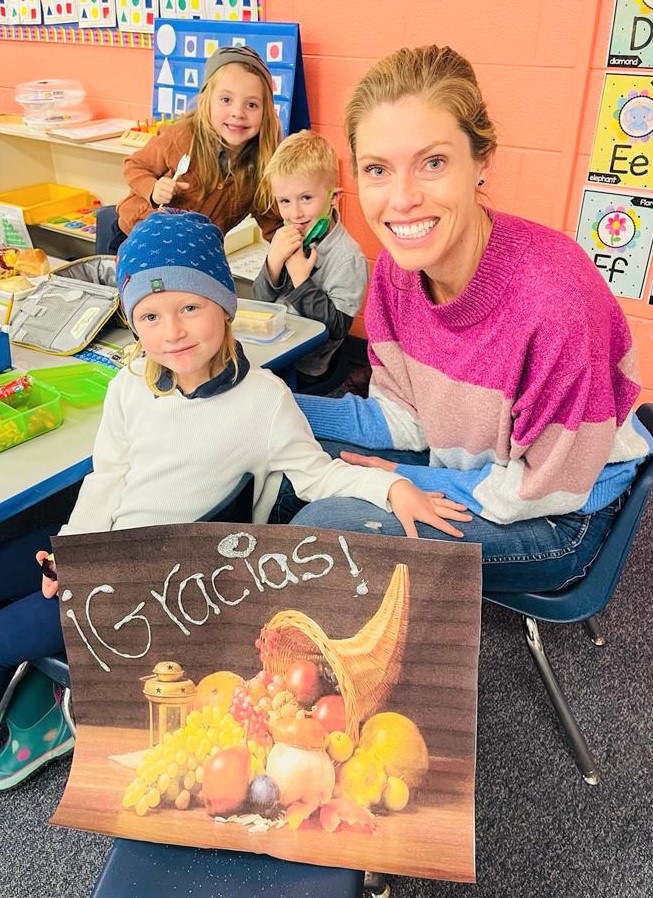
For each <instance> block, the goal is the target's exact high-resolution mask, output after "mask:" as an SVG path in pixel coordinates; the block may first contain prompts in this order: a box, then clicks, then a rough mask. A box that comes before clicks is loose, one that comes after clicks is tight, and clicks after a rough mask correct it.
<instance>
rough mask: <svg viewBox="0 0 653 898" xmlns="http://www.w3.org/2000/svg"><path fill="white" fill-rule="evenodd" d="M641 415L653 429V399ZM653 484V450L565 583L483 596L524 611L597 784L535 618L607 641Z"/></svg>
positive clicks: (587, 773) (541, 668) (570, 733)
mask: <svg viewBox="0 0 653 898" xmlns="http://www.w3.org/2000/svg"><path fill="white" fill-rule="evenodd" d="M636 414H637V417H638V418H639V420H640V421H641V422H642V424H643V425H644V426H645V427H646V428H647V430H649V431H650V432H651V433H653V404H652V403H648V404H646V405H642V406H640V407H639V408H638V409H637V412H636ZM651 486H653V456H649V457H648V458H647V459H646V460H645V461H644V462H643V463H642V464H641V465H640V467H639V469H638V472H637V476H636V477H635V480H634V481H633V484H632V487H631V490H630V493H629V495H628V498H627V499H626V501H625V503H624V505H623V508H622V509H621V511H620V512H619V515H618V517H617V519H616V521H615V523H614V525H613V527H612V529H611V531H610V533H609V534H608V536H607V538H606V540H605V542H604V543H603V545H602V547H601V550H600V552H599V554H598V556H597V558H596V560H595V561H594V562H593V563H592V565H591V567H590V568H589V570H588V572H587V574H586V575H585V576H584V577H583V578H582V579H581V580H577V581H576V582H575V583H573V584H572V585H571V586H568V587H567V588H566V589H561V590H558V591H557V592H544V593H484V594H483V598H484V599H487V600H488V601H490V602H494V603H495V604H497V605H502V606H503V607H504V608H508V609H510V610H511V611H516V612H517V613H518V614H520V615H521V616H522V624H523V630H524V635H525V637H526V643H527V645H528V648H529V650H530V653H531V655H532V657H533V659H534V661H535V665H536V667H537V669H538V672H539V674H540V676H541V677H542V680H543V681H544V685H545V687H546V689H547V692H548V693H549V697H550V699H551V702H552V704H553V707H554V709H555V711H556V714H557V715H558V717H559V719H560V723H561V724H562V727H563V729H564V731H565V733H566V734H567V737H568V738H569V740H570V743H571V748H572V751H573V753H574V756H575V760H576V764H577V765H578V768H579V770H580V772H581V774H582V776H583V779H584V780H585V782H587V783H589V784H590V785H596V784H597V783H598V782H599V773H598V768H597V764H596V761H595V760H594V758H593V756H592V754H591V752H590V750H589V748H588V746H587V742H586V740H585V737H584V736H583V733H582V732H581V730H580V728H579V726H578V723H577V721H576V719H575V718H574V715H573V713H572V711H571V708H570V707H569V704H568V702H567V699H566V697H565V695H564V693H563V692H562V689H561V688H560V684H559V683H558V680H557V679H556V676H555V674H554V672H553V670H552V668H551V665H550V664H549V661H548V659H547V657H546V654H545V652H544V646H543V644H542V639H541V637H540V633H539V629H538V626H537V621H538V620H542V621H551V622H553V623H563V624H570V623H575V622H577V621H583V622H584V623H585V627H586V629H587V631H588V633H589V635H590V638H591V639H592V642H594V644H595V645H603V644H604V643H605V638H604V636H603V634H602V632H601V628H600V624H599V620H598V617H597V615H598V614H599V612H601V611H602V610H603V609H604V608H605V606H606V605H607V604H608V602H609V601H610V599H611V597H612V594H613V592H614V590H615V588H616V586H617V583H618V582H619V577H620V576H621V572H622V570H623V567H624V564H625V563H626V559H627V557H628V552H629V551H630V546H631V544H632V541H633V539H634V538H635V534H636V533H637V530H638V528H639V522H640V519H641V517H642V514H643V512H644V508H645V506H646V502H647V500H648V497H649V494H650V492H651Z"/></svg>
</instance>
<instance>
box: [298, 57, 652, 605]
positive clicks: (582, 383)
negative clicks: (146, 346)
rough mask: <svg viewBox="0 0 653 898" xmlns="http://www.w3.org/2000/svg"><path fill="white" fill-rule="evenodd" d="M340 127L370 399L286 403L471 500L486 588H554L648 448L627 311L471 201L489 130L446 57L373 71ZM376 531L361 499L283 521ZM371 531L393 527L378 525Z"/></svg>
mask: <svg viewBox="0 0 653 898" xmlns="http://www.w3.org/2000/svg"><path fill="white" fill-rule="evenodd" d="M346 127H347V134H348V139H349V145H350V149H351V153H352V158H353V162H354V170H355V172H356V176H357V179H358V187H359V197H360V203H361V206H362V209H363V212H364V214H365V217H366V219H367V222H368V224H369V225H370V227H371V229H372V231H373V232H374V234H375V235H376V236H377V237H378V238H379V240H380V242H381V244H382V245H383V247H384V249H383V251H382V253H381V255H380V256H379V259H378V260H377V263H376V266H375V269H374V273H373V276H372V280H371V283H370V291H369V295H368V304H367V309H366V319H365V320H366V327H367V332H368V337H369V346H370V360H371V363H372V372H373V373H372V380H371V384H370V396H369V398H368V399H366V400H365V399H361V398H359V397H354V396H346V397H345V398H343V399H340V400H329V399H324V398H319V397H311V396H300V397H298V401H299V403H300V405H301V407H302V409H303V411H304V413H305V414H306V416H307V417H308V420H309V422H310V424H311V426H312V428H313V430H314V432H315V434H316V436H317V437H318V438H320V439H322V440H323V441H324V440H339V441H344V442H346V443H349V444H354V446H357V447H362V449H355V450H354V452H351V451H350V452H345V453H344V454H343V457H344V458H345V459H346V460H347V461H350V462H356V463H358V464H366V465H372V466H377V467H381V468H386V469H388V470H395V469H396V470H397V471H398V472H400V473H403V474H404V475H405V476H408V477H410V478H411V479H412V480H413V482H414V483H416V484H418V485H420V486H421V487H422V488H424V489H428V490H439V491H442V492H443V493H445V494H446V495H447V496H449V498H451V499H455V500H457V501H458V502H462V503H464V504H465V505H467V506H468V508H469V510H470V511H471V512H472V513H473V520H472V521H471V522H469V523H466V524H465V523H463V524H461V530H462V531H463V532H464V537H463V538H464V539H465V540H470V541H475V542H480V543H482V546H483V578H484V586H485V588H486V589H488V590H492V589H494V590H499V589H506V590H513V591H521V590H523V589H526V588H529V589H557V588H560V587H562V586H563V585H564V584H565V583H566V582H568V581H569V580H571V579H574V578H576V577H579V576H582V575H583V573H584V571H585V570H586V568H587V566H588V565H589V564H590V563H591V562H592V560H593V558H594V557H595V555H596V552H597V551H598V548H599V547H600V545H601V542H602V541H603V539H604V537H605V535H606V533H607V532H608V530H609V528H610V526H611V524H612V521H613V520H614V517H615V515H616V514H617V512H618V510H619V507H620V502H621V497H622V496H623V494H624V492H625V491H626V490H627V489H628V487H629V484H630V483H631V481H632V478H633V476H634V473H635V469H636V465H637V462H638V461H639V460H641V459H642V458H643V457H644V456H645V455H646V454H647V453H648V452H649V445H648V443H647V441H646V438H645V437H644V435H643V433H642V432H638V431H637V430H636V429H635V428H636V427H637V423H636V419H635V421H633V416H632V414H631V409H632V406H633V403H634V401H635V399H636V397H637V394H638V385H637V383H636V374H635V365H634V356H633V351H632V340H631V336H630V333H629V331H628V327H627V323H626V321H625V318H624V316H623V314H622V312H621V310H620V308H619V306H618V304H617V302H616V301H615V299H614V297H613V296H612V294H611V293H610V291H609V289H608V288H607V286H606V284H605V282H604V281H603V279H602V278H601V277H600V275H599V274H598V272H597V271H596V269H595V268H594V266H593V265H592V264H591V262H590V260H589V259H588V257H587V256H586V255H585V253H584V252H583V251H582V250H581V249H580V247H578V245H577V244H576V243H574V242H573V241H572V240H570V239H569V238H567V237H565V236H563V235H562V234H559V233H557V232H554V231H551V230H549V229H548V228H545V227H542V226H540V225H536V224H534V223H532V222H528V221H525V220H523V219H518V218H515V217H513V216H509V215H505V214H503V213H499V212H496V211H493V210H490V209H487V208H485V207H483V206H482V205H481V203H480V201H479V187H481V186H482V185H483V183H484V176H485V174H486V172H487V169H488V166H489V164H490V162H491V159H492V156H493V154H494V151H495V148H496V138H495V131H494V127H493V125H492V123H491V121H490V119H489V117H488V114H487V109H486V106H485V103H484V101H483V98H482V96H481V93H480V90H479V87H478V84H477V82H476V78H475V75H474V72H473V70H472V68H471V66H470V65H469V63H468V62H467V61H466V60H465V59H463V58H462V57H461V56H459V54H457V53H456V52H455V51H453V50H451V49H450V48H448V47H445V48H438V47H435V46H430V47H422V48H417V49H402V50H399V51H398V52H396V53H394V54H393V55H392V56H390V57H387V58H386V59H383V60H381V61H380V62H379V63H377V64H376V65H375V66H374V67H373V68H372V69H371V70H370V71H369V72H368V74H367V75H366V76H365V77H364V78H363V80H362V81H361V83H360V84H359V85H358V87H357V88H356V90H355V92H354V95H353V97H352V99H351V101H350V102H349V104H348V107H347V111H346ZM327 448H329V449H330V451H340V450H341V449H343V448H346V447H343V446H342V445H337V444H336V445H332V446H330V447H329V446H328V445H327ZM352 448H353V447H352V446H351V445H350V446H349V449H352ZM396 450H400V451H399V452H397V451H396ZM407 450H408V452H407ZM361 453H363V454H361ZM415 453H419V454H415ZM364 455H366V456H368V457H364ZM370 456H371V457H370ZM370 518H371V516H370V509H369V506H367V507H366V506H365V504H364V503H359V502H356V500H322V501H320V502H318V503H313V504H312V505H310V506H308V507H306V508H304V509H303V510H302V511H301V512H300V513H299V514H298V515H297V516H296V517H295V518H294V519H293V523H294V524H304V525H307V526H322V527H336V528H342V529H350V530H358V531H361V532H365V530H366V529H367V528H369V526H370ZM372 524H373V526H374V527H375V532H380V533H387V534H393V535H399V534H401V527H400V526H397V524H396V522H395V521H394V519H393V518H392V516H391V515H385V516H384V515H381V516H378V515H377V514H376V510H375V511H374V515H373V516H372ZM379 527H380V529H379ZM418 530H419V534H420V536H422V537H426V538H438V539H443V538H444V539H447V538H449V539H451V538H455V537H451V536H448V535H446V534H442V533H440V532H438V531H435V530H433V529H432V528H429V527H423V526H420V527H419V528H418ZM368 532H369V530H368Z"/></svg>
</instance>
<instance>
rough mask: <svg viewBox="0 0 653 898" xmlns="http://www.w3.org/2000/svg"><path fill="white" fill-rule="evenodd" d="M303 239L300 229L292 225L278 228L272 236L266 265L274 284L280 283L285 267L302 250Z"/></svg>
mask: <svg viewBox="0 0 653 898" xmlns="http://www.w3.org/2000/svg"><path fill="white" fill-rule="evenodd" d="M302 239H303V238H302V235H301V232H300V230H299V228H298V227H297V226H296V225H292V224H290V225H285V226H284V227H282V228H277V230H276V231H275V232H274V234H273V235H272V240H271V241H270V249H269V250H268V257H267V261H266V264H267V267H268V274H269V275H270V280H271V281H272V283H273V284H278V283H279V279H280V278H281V272H282V271H283V266H284V265H285V264H286V261H287V260H288V259H289V258H290V256H292V254H293V253H295V252H297V250H298V249H300V248H301V245H302Z"/></svg>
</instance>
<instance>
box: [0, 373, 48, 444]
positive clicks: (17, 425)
mask: <svg viewBox="0 0 653 898" xmlns="http://www.w3.org/2000/svg"><path fill="white" fill-rule="evenodd" d="M15 378H16V372H15V371H10V372H8V373H6V374H0V385H2V384H5V383H8V382H9V381H11V380H14V379H15ZM62 420H63V416H62V413H61V396H60V394H59V392H58V391H57V390H55V389H53V388H52V387H50V386H49V385H48V384H44V383H41V382H39V381H37V380H33V381H32V385H31V388H30V389H29V390H27V391H26V392H24V393H18V394H16V395H15V396H10V397H9V398H7V399H4V400H0V452H3V451H4V450H5V449H11V447H12V446H17V445H18V444H19V443H24V442H25V441H26V440H31V439H32V438H33V437H38V436H40V435H41V434H42V433H48V432H49V431H51V430H55V429H56V428H57V427H59V425H60V424H61V422H62Z"/></svg>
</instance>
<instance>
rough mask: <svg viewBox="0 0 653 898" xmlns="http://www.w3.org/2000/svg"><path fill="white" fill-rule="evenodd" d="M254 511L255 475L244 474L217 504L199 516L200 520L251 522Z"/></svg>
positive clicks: (235, 522)
mask: <svg viewBox="0 0 653 898" xmlns="http://www.w3.org/2000/svg"><path fill="white" fill-rule="evenodd" d="M253 512H254V475H253V474H250V473H249V472H247V473H245V474H243V476H242V477H241V478H240V480H239V481H238V483H237V484H236V486H235V487H234V488H233V490H232V491H231V492H230V493H229V495H228V496H225V498H224V499H222V500H221V501H220V502H218V504H217V505H215V506H214V507H213V508H211V509H210V511H207V512H206V514H204V515H202V517H201V518H198V521H226V522H229V523H232V524H251V522H252V515H253Z"/></svg>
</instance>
